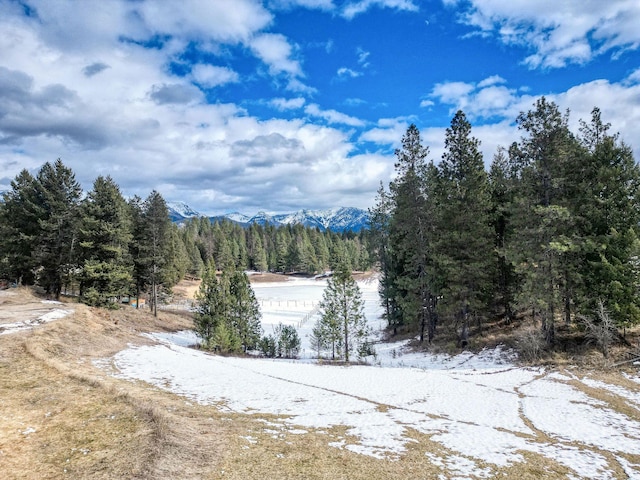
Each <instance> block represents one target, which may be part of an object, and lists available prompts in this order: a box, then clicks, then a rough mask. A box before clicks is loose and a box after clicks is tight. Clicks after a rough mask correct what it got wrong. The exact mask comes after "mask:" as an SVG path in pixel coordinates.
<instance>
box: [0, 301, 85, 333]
mask: <svg viewBox="0 0 640 480" xmlns="http://www.w3.org/2000/svg"><path fill="white" fill-rule="evenodd" d="M41 304H42V305H46V308H45V310H48V311H46V312H45V313H42V315H38V316H36V317H34V318H27V319H26V320H20V321H18V322H9V323H1V322H0V335H8V334H10V333H16V332H23V331H25V330H31V329H33V328H35V327H37V326H38V325H42V324H44V323H49V322H52V321H54V320H59V319H61V318H64V317H66V316H67V315H70V314H71V313H73V310H71V309H62V308H57V307H51V306H52V305H56V306H57V305H63V304H62V302H57V301H55V300H42V301H41ZM16 316H20V317H24V316H27V317H28V314H27V313H25V312H22V311H21V312H20V314H19V315H16Z"/></svg>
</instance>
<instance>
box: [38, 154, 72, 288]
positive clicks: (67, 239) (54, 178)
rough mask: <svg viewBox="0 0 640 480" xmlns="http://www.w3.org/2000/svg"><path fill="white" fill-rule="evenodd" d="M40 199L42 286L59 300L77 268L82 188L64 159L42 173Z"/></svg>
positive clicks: (39, 237) (42, 169)
mask: <svg viewBox="0 0 640 480" xmlns="http://www.w3.org/2000/svg"><path fill="white" fill-rule="evenodd" d="M36 189H37V196H38V201H39V203H40V206H41V208H42V216H41V217H40V218H39V231H38V238H37V241H36V246H37V247H36V252H35V254H36V258H37V260H38V264H39V266H40V270H39V271H38V283H39V284H40V285H41V286H42V287H43V288H44V289H45V291H46V292H47V293H48V294H51V295H53V296H54V297H55V298H59V297H60V294H61V293H62V287H63V285H64V284H65V282H69V280H70V275H71V274H72V273H73V272H74V271H75V270H76V268H77V262H78V257H77V245H76V243H77V238H76V237H77V220H78V208H79V204H80V197H81V195H82V189H81V188H80V184H79V183H78V182H77V181H76V179H75V174H74V173H73V171H72V170H71V169H70V168H68V167H66V166H65V165H64V164H63V163H62V161H61V160H60V159H58V160H56V161H55V162H54V163H53V165H52V164H51V163H48V162H47V163H46V164H45V165H44V166H43V167H42V168H41V169H40V171H39V172H38V176H37V183H36Z"/></svg>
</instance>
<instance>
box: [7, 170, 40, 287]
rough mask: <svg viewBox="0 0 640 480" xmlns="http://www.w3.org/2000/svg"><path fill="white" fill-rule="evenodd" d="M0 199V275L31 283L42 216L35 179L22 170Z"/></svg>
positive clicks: (23, 282) (25, 283) (35, 266)
mask: <svg viewBox="0 0 640 480" xmlns="http://www.w3.org/2000/svg"><path fill="white" fill-rule="evenodd" d="M3 200H4V201H3V202H0V275H2V276H4V277H6V278H9V279H11V280H13V281H15V283H16V284H18V285H32V284H33V283H34V281H35V271H36V268H37V266H38V262H37V258H36V255H35V252H37V250H38V248H37V242H38V236H39V233H40V221H41V220H43V219H44V214H45V211H44V206H43V205H42V202H40V197H39V195H38V188H37V180H36V179H35V178H34V177H33V176H32V175H31V174H30V173H29V172H28V171H27V170H22V171H21V172H20V173H19V174H18V175H17V176H16V178H15V179H14V180H12V181H11V190H9V191H8V192H5V194H4V198H3Z"/></svg>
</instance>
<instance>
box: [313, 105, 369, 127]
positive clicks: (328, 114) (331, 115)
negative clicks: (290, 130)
mask: <svg viewBox="0 0 640 480" xmlns="http://www.w3.org/2000/svg"><path fill="white" fill-rule="evenodd" d="M304 111H305V113H306V114H307V115H311V116H313V117H319V118H322V119H324V120H326V121H327V122H328V123H337V124H342V125H348V126H350V127H361V126H363V125H364V122H363V121H362V120H360V119H359V118H355V117H351V116H349V115H346V114H344V113H341V112H338V111H336V110H322V109H320V107H319V106H318V105H317V104H315V103H312V104H309V105H307V106H306V107H305V109H304Z"/></svg>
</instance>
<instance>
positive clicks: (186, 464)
mask: <svg viewBox="0 0 640 480" xmlns="http://www.w3.org/2000/svg"><path fill="white" fill-rule="evenodd" d="M12 293H13V295H9V296H5V295H2V296H0V311H2V314H3V315H5V316H6V317H7V318H9V319H11V318H14V320H15V316H16V315H17V316H20V315H24V314H25V312H28V311H30V309H33V310H37V309H38V308H40V309H41V308H43V307H42V305H43V304H42V303H41V302H40V299H38V298H37V297H34V296H33V295H32V294H31V293H30V292H29V291H18V290H14V291H12ZM70 307H71V308H73V309H74V310H75V313H74V314H73V315H71V316H69V317H65V318H64V319H61V320H58V321H55V322H52V323H49V324H46V325H42V326H40V327H38V328H37V329H35V330H33V331H29V332H21V333H15V334H11V335H3V336H0V392H2V394H1V395H0V466H1V467H0V468H1V471H2V475H1V477H2V478H3V479H57V478H73V479H89V478H91V479H96V478H97V479H110V478H138V479H157V478H172V479H181V478H183V479H190V478H199V479H200V478H202V479H242V480H246V479H262V478H278V479H301V478H302V479H355V480H358V479H363V480H365V479H366V480H383V479H384V480H386V479H406V478H426V479H429V478H438V477H439V476H440V475H441V476H442V477H443V478H451V477H453V476H455V470H452V467H451V465H450V466H449V467H443V466H442V465H440V464H439V463H438V462H437V461H434V459H436V458H440V459H448V458H455V457H454V456H453V455H452V452H450V451H447V450H446V449H445V448H444V447H443V446H442V445H440V444H439V443H437V442H434V441H432V440H431V438H430V437H429V436H428V435H425V434H422V433H419V432H417V431H414V430H411V429H409V430H408V434H407V435H408V436H409V437H410V438H411V441H410V442H408V443H407V446H406V448H407V451H406V452H405V453H404V454H403V455H402V456H400V457H397V458H388V459H375V458H371V457H368V456H364V455H358V454H356V453H353V452H351V451H349V450H347V449H346V448H335V447H332V446H330V445H329V444H330V443H331V442H337V443H342V444H344V445H349V444H355V443H356V440H357V439H354V438H352V437H350V436H349V435H348V434H347V431H346V428H345V427H333V428H330V429H324V430H311V429H305V430H306V433H304V434H301V433H300V432H298V433H296V432H292V431H291V428H294V426H292V425H288V424H287V423H286V419H284V418H279V417H277V416H272V415H266V414H260V415H258V414H254V415H243V414H232V413H226V412H224V411H223V410H220V409H219V408H217V406H215V405H199V404H196V403H194V402H191V401H189V400H188V399H185V398H184V397H180V396H178V395H174V394H171V393H168V392H165V391H161V390H160V389H158V388H155V387H151V386H149V385H147V384H144V383H142V382H129V381H124V380H119V379H117V378H113V377H111V376H109V375H108V374H107V372H106V371H105V369H98V368H96V367H95V366H94V363H93V362H94V361H95V360H97V359H104V358H109V357H110V356H112V355H113V354H114V353H116V352H118V351H120V350H122V349H123V348H126V347H127V345H129V344H131V343H136V344H142V343H145V342H150V340H149V339H147V338H146V337H142V336H140V335H139V334H140V333H142V332H150V331H163V330H180V329H184V328H190V327H191V319H190V318H189V317H188V316H180V315H176V314H172V313H169V312H161V313H160V317H159V318H158V319H155V318H154V317H153V316H151V315H149V314H148V312H145V311H136V310H134V309H130V308H125V309H121V310H118V311H106V310H99V309H94V308H89V307H86V306H83V305H79V304H73V305H71V306H70ZM12 312H13V313H12ZM12 315H13V317H12ZM598 378H599V379H602V380H603V381H608V382H609V383H615V382H617V384H619V385H621V386H625V387H626V388H632V387H633V385H632V384H625V383H624V382H625V380H624V379H621V377H620V376H615V375H614V374H610V373H607V372H601V373H600V377H598ZM589 394H590V395H591V396H594V397H596V398H601V399H602V400H603V401H606V402H608V403H609V404H610V405H611V406H612V407H613V408H615V409H616V410H618V411H621V412H624V413H625V414H629V415H631V414H634V415H635V416H633V417H632V418H636V419H637V418H638V414H637V412H635V413H634V412H632V411H631V410H630V409H629V406H628V405H624V404H622V403H616V402H618V400H616V399H615V398H613V397H612V396H608V395H607V394H606V393H602V392H600V393H598V392H591V391H590V392H589ZM479 441H481V439H479ZM524 455H525V457H526V459H527V461H526V462H524V463H518V464H514V465H513V466H511V467H508V468H502V469H498V468H497V467H495V466H490V465H485V467H487V468H490V471H491V475H492V476H497V475H500V476H502V477H503V478H522V479H529V478H531V479H533V478H551V479H552V478H566V476H567V473H568V471H567V469H566V468H564V467H562V466H561V465H559V464H557V463H555V462H554V461H553V460H551V459H549V458H545V457H542V456H539V455H535V454H531V453H524ZM629 460H631V461H636V462H637V461H640V459H638V458H637V457H629Z"/></svg>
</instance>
